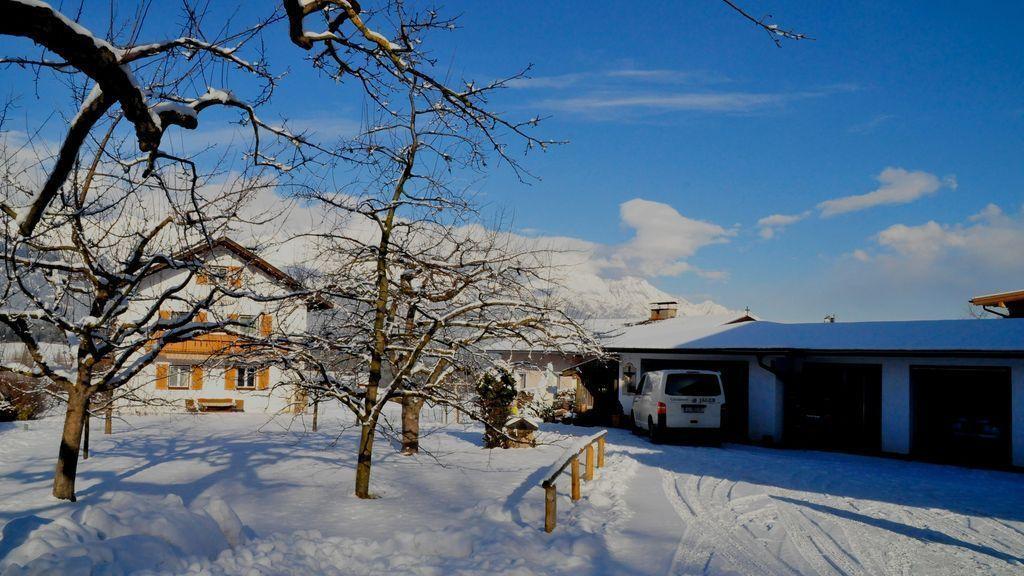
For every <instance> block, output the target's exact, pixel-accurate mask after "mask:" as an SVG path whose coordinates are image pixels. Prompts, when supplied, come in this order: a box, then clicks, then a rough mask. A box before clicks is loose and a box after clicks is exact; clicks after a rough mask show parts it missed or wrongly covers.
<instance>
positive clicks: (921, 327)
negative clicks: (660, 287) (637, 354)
mask: <svg viewBox="0 0 1024 576" xmlns="http://www.w3.org/2000/svg"><path fill="white" fill-rule="evenodd" d="M670 322H671V321H670V320H665V321H662V322H654V323H651V324H647V325H640V326H631V327H628V328H627V329H625V330H623V331H622V332H620V333H619V334H616V335H614V336H612V337H610V338H607V339H606V340H605V341H604V342H603V344H604V345H605V347H606V348H608V349H610V350H616V351H627V350H666V351H684V350H697V351H704V352H708V351H721V352H746V353H763V352H780V351H800V352H822V353H845V354H851V353H853V354H856V353H863V354H870V353H881V354H896V353H909V354H929V353H938V354H957V353H960V354H966V355H985V354H995V355H1012V356H1024V319H1016V320H1014V319H1006V320H973V319H972V320H916V321H898V322H836V323H820V322H816V323H808V324H783V323H778V322H763V321H762V322H744V323H741V324H725V325H722V324H719V325H713V324H712V323H710V322H705V323H702V324H695V323H692V322H691V323H688V324H683V325H677V326H675V327H674V328H673V326H672V324H670Z"/></svg>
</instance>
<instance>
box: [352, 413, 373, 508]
mask: <svg viewBox="0 0 1024 576" xmlns="http://www.w3.org/2000/svg"><path fill="white" fill-rule="evenodd" d="M376 428H377V425H376V421H375V420H374V421H372V422H366V423H364V424H363V428H362V431H361V433H360V434H359V458H358V461H357V462H356V497H357V498H372V496H370V466H371V465H372V464H373V436H374V433H375V432H376Z"/></svg>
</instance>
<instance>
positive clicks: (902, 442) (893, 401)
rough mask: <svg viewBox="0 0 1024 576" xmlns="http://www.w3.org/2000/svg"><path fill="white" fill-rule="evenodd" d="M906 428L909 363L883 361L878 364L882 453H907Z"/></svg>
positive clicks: (908, 437) (907, 425) (902, 360)
mask: <svg viewBox="0 0 1024 576" xmlns="http://www.w3.org/2000/svg"><path fill="white" fill-rule="evenodd" d="M867 361H868V360H865V362H867ZM910 426H911V420H910V363H909V362H908V361H907V360H905V359H902V358H895V359H886V360H884V361H883V362H882V452H890V453H893V454H909V453H910Z"/></svg>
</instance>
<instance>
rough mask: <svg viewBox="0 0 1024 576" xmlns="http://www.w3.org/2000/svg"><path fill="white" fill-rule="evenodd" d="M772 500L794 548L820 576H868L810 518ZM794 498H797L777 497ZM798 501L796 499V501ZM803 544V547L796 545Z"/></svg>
mask: <svg viewBox="0 0 1024 576" xmlns="http://www.w3.org/2000/svg"><path fill="white" fill-rule="evenodd" d="M769 495H770V496H772V502H773V504H774V506H775V507H776V508H777V509H778V510H779V515H780V517H781V518H782V519H783V520H784V521H785V528H786V532H787V533H792V536H793V538H792V542H793V545H794V546H795V547H796V548H797V551H798V552H799V553H800V555H801V556H803V558H804V560H806V561H807V563H808V564H810V565H811V566H812V567H814V571H815V572H816V573H817V574H827V573H839V574H844V575H851V574H862V573H865V569H864V566H863V565H861V563H860V562H859V561H858V560H857V559H856V558H854V557H853V556H852V555H850V554H849V553H848V552H846V550H845V549H844V547H843V545H842V544H841V543H840V542H838V541H836V539H835V537H833V536H832V535H831V534H830V533H829V531H828V530H826V529H825V528H823V527H822V526H821V524H820V523H819V522H817V521H816V520H814V519H813V518H812V517H811V516H810V515H808V514H807V513H805V512H804V511H803V510H800V509H799V508H798V507H797V506H796V505H795V504H791V503H790V502H788V501H785V500H780V499H779V498H775V497H774V496H775V495H774V494H771V493H769ZM778 495H779V496H783V497H789V498H793V496H794V495H792V494H791V495H784V494H778ZM794 499H795V498H794ZM835 525H836V527H837V528H838V529H839V530H840V531H841V532H842V533H843V536H844V538H845V540H847V542H849V541H850V538H849V536H848V535H847V532H846V530H845V529H844V528H843V527H842V526H841V524H840V523H839V522H838V521H837V522H836V523H835ZM797 542H800V544H797Z"/></svg>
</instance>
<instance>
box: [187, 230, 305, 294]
mask: <svg viewBox="0 0 1024 576" xmlns="http://www.w3.org/2000/svg"><path fill="white" fill-rule="evenodd" d="M217 248H223V249H225V250H228V251H230V252H232V253H234V254H235V255H236V256H238V257H239V258H240V259H241V260H242V261H244V262H245V263H246V264H251V265H253V266H255V267H257V268H259V269H260V270H262V271H264V272H266V273H267V274H268V275H270V276H271V277H272V278H275V279H276V280H278V281H280V282H282V283H283V284H287V285H288V286H289V287H291V288H301V287H302V284H301V283H300V282H299V281H298V280H296V279H295V278H293V277H292V276H291V275H290V274H288V273H286V272H284V271H283V270H281V269H280V268H278V267H277V266H274V265H273V264H271V263H270V262H267V261H266V260H264V259H263V258H260V257H259V256H258V255H257V254H256V253H255V252H253V251H252V250H249V249H248V248H246V247H245V246H242V245H241V244H239V243H238V242H235V241H234V240H232V239H231V238H228V237H227V236H221V237H220V238H217V239H216V240H214V241H212V242H203V243H201V244H197V245H195V246H193V247H191V248H188V249H187V250H184V251H182V252H181V253H179V254H176V255H175V257H176V258H178V259H181V260H185V259H188V258H195V257H198V256H201V255H203V254H206V253H208V252H212V251H213V250H215V249H217Z"/></svg>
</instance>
